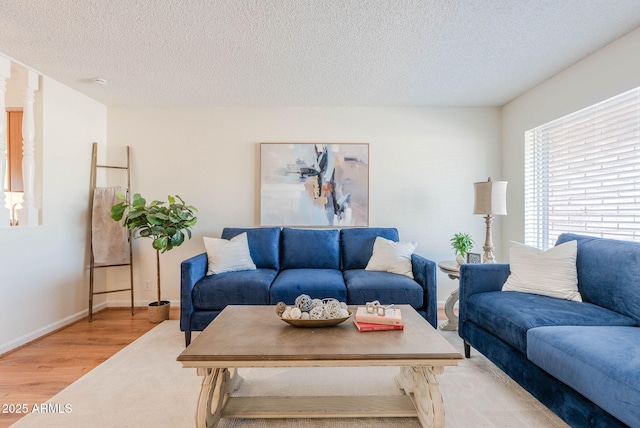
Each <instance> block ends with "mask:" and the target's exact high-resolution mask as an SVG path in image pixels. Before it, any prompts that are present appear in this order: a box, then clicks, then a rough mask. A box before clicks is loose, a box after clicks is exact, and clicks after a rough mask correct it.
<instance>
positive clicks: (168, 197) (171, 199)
mask: <svg viewBox="0 0 640 428" xmlns="http://www.w3.org/2000/svg"><path fill="white" fill-rule="evenodd" d="M167 199H168V200H169V203H170V204H171V205H173V204H175V203H176V198H174V197H173V196H167Z"/></svg>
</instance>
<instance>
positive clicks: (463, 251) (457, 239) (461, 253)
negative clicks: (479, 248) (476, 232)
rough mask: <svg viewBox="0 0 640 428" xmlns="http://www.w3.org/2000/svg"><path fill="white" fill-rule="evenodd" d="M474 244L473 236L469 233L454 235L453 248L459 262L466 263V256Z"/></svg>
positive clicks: (452, 239)
mask: <svg viewBox="0 0 640 428" xmlns="http://www.w3.org/2000/svg"><path fill="white" fill-rule="evenodd" d="M474 244H475V243H474V242H473V239H471V236H469V235H468V234H467V233H456V234H455V235H453V238H451V248H453V250H454V254H455V255H456V261H457V262H458V264H463V263H464V261H465V256H466V255H467V253H468V252H469V251H470V250H471V249H472V248H473V245H474Z"/></svg>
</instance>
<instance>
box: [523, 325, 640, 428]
mask: <svg viewBox="0 0 640 428" xmlns="http://www.w3.org/2000/svg"><path fill="white" fill-rule="evenodd" d="M527 342H528V345H527V356H528V358H529V359H530V360H531V361H532V362H534V363H535V364H536V365H538V366H539V367H540V368H542V369H543V370H545V371H546V372H547V373H549V374H551V375H552V376H554V377H556V378H557V379H559V380H560V381H562V382H563V383H565V384H567V385H569V386H570V387H572V388H573V389H575V390H576V391H578V392H579V393H580V394H582V395H584V396H585V397H586V398H588V399H589V400H591V401H593V402H594V403H595V404H597V405H598V406H600V407H602V408H603V409H604V410H606V411H607V412H609V413H610V414H612V415H613V416H615V417H616V418H618V419H620V420H621V421H622V422H624V423H626V424H628V425H629V426H632V427H640V406H639V405H638V403H640V370H639V369H638V368H639V367H640V328H639V327H538V328H534V329H531V330H529V331H528V333H527Z"/></svg>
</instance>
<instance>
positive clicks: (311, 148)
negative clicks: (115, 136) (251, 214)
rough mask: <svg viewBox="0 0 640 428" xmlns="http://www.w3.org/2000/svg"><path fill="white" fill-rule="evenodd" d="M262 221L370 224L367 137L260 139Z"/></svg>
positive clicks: (273, 223) (269, 223)
mask: <svg viewBox="0 0 640 428" xmlns="http://www.w3.org/2000/svg"><path fill="white" fill-rule="evenodd" d="M260 225H261V226H263V227H269V226H271V227H272V226H289V227H296V226H299V227H368V226H369V144H368V143H260Z"/></svg>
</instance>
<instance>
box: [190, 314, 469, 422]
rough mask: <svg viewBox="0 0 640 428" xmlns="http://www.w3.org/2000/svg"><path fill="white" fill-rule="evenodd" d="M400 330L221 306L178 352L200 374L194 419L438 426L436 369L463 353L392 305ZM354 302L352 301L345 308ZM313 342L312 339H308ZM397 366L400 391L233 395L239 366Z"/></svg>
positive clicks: (416, 317) (441, 411)
mask: <svg viewBox="0 0 640 428" xmlns="http://www.w3.org/2000/svg"><path fill="white" fill-rule="evenodd" d="M398 307H399V308H400V309H401V310H402V317H403V319H404V321H405V323H406V325H405V329H404V331H384V332H370V333H360V332H359V331H358V330H357V329H356V327H355V325H353V322H352V321H351V320H350V319H349V320H347V321H345V322H343V323H342V324H340V325H337V326H334V327H325V328H296V327H293V326H291V325H289V324H287V323H285V322H283V321H282V320H280V319H278V316H277V315H276V313H275V307H274V306H227V307H226V308H225V309H224V310H223V311H222V312H221V313H220V315H218V317H216V319H215V320H214V321H213V322H211V324H209V326H208V327H207V328H206V329H205V330H204V331H203V332H202V333H200V334H199V335H198V336H197V337H196V339H195V340H194V341H193V342H192V343H191V345H189V347H187V349H185V350H184V352H182V353H181V354H180V355H179V356H178V361H180V362H181V363H182V366H183V367H188V368H196V369H197V372H198V375H200V376H204V378H203V381H202V389H201V391H200V396H199V399H198V408H197V410H196V424H197V426H198V427H214V426H216V425H217V424H218V422H219V421H220V418H310V417H311V418H319V417H322V418H332V417H338V418H340V417H344V418H347V417H417V418H418V419H419V421H420V423H421V424H422V426H424V427H444V406H443V404H442V396H441V395H440V391H439V388H438V382H437V381H436V375H437V374H440V373H442V372H443V371H444V367H445V366H455V365H457V364H458V361H459V360H461V359H462V355H461V354H460V353H459V352H458V351H456V349H455V348H454V347H453V346H451V344H449V343H448V342H447V341H446V340H445V339H444V338H443V337H442V336H440V334H438V332H437V331H436V330H435V329H434V328H433V327H432V326H431V325H430V324H429V323H428V322H427V321H426V320H425V319H424V318H422V317H421V316H420V315H419V314H418V313H417V312H416V311H415V310H414V309H413V308H411V307H410V306H408V305H399V306H398ZM350 309H351V310H354V309H355V308H350ZM310 344H313V345H310ZM359 366H398V367H400V371H399V373H398V375H397V376H396V377H395V381H396V384H397V385H398V387H399V388H400V389H402V390H404V392H405V394H404V395H389V396H366V397H355V396H347V397H232V396H230V393H232V392H233V391H235V390H236V389H237V388H238V387H239V386H240V383H241V381H242V379H241V378H240V376H239V375H238V374H237V369H238V368H241V367H263V368H270V367H359Z"/></svg>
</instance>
